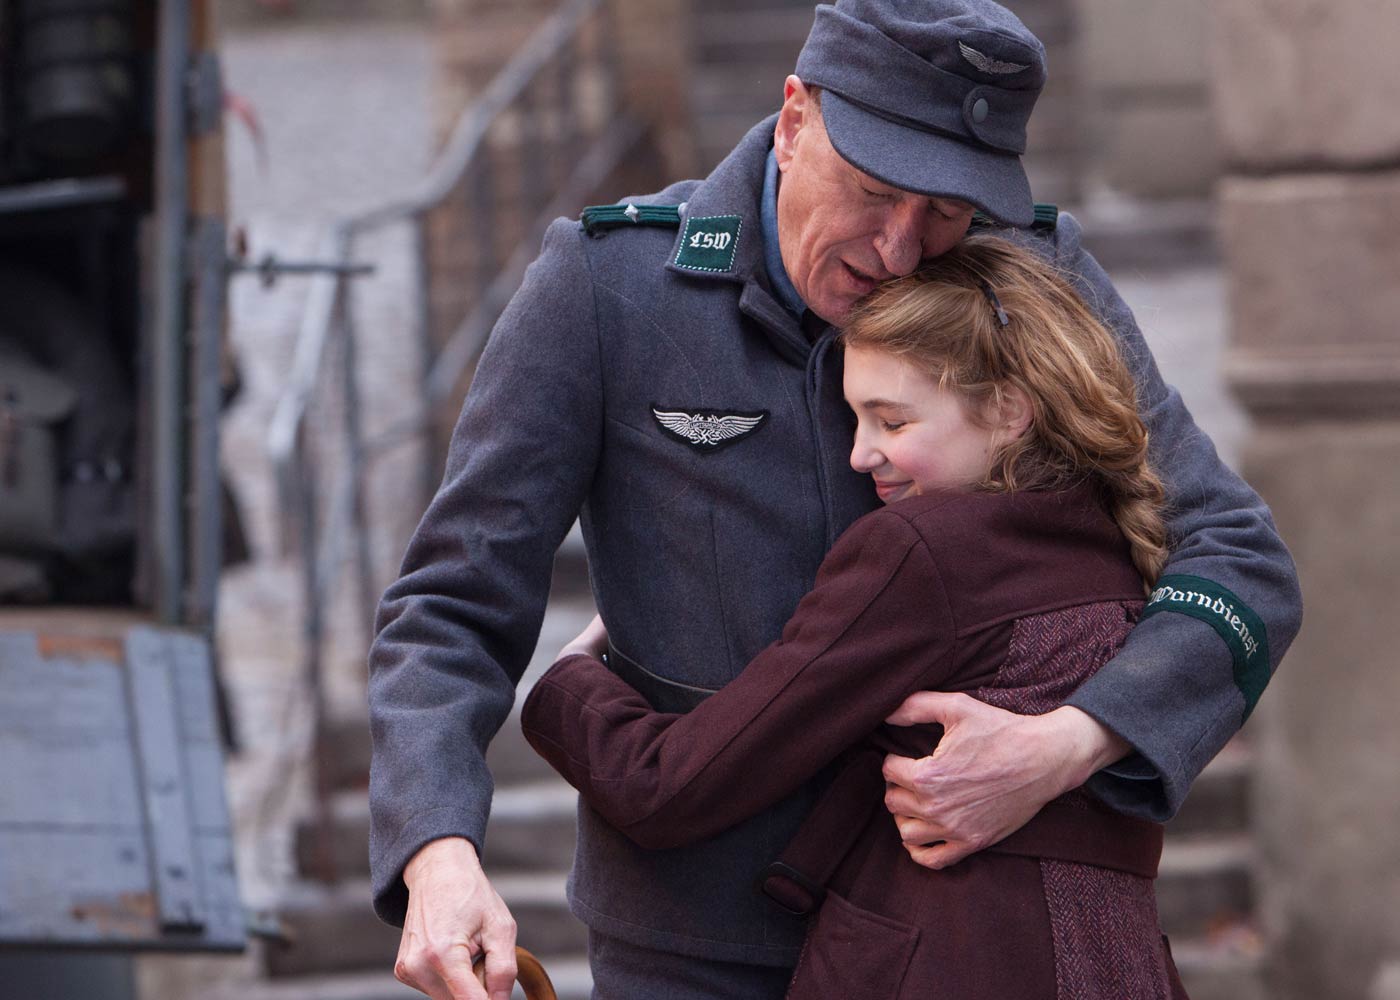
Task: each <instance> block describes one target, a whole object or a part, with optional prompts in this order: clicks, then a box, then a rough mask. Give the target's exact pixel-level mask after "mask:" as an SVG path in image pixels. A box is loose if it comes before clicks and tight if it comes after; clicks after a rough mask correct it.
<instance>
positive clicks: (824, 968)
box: [788, 892, 919, 1000]
mask: <svg viewBox="0 0 1400 1000" xmlns="http://www.w3.org/2000/svg"><path fill="white" fill-rule="evenodd" d="M918 941H919V930H918V928H916V927H911V926H909V925H908V924H901V923H899V922H898V921H897V920H891V919H890V918H889V917H883V916H881V915H880V914H878V913H872V912H870V911H869V910H863V909H861V908H860V907H859V906H855V905H854V904H852V903H850V902H848V901H847V900H845V899H843V898H841V897H840V896H838V895H836V894H835V893H834V892H828V893H827V894H826V898H825V899H824V900H823V901H822V905H821V909H820V910H818V911H817V918H816V921H815V922H814V923H813V924H812V926H811V928H810V929H809V930H808V932H807V940H806V941H805V942H804V943H803V945H802V957H801V959H800V960H799V961H798V963H797V971H796V972H795V973H794V974H793V978H792V986H791V988H789V990H788V998H789V1000H838V998H839V1000H893V998H895V997H897V996H898V995H899V990H900V986H901V985H902V984H903V982H904V977H905V974H906V973H907V972H908V971H909V963H910V961H911V960H912V959H913V957H914V947H915V945H917V944H918Z"/></svg>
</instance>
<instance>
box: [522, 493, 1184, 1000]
mask: <svg viewBox="0 0 1400 1000" xmlns="http://www.w3.org/2000/svg"><path fill="white" fill-rule="evenodd" d="M1143 594H1144V590H1143V582H1142V579H1141V577H1140V576H1139V575H1138V574H1137V572H1136V571H1135V570H1134V568H1133V566H1132V564H1131V562H1130V561H1129V558H1128V552H1127V545H1126V542H1125V541H1124V539H1123V536H1122V534H1121V533H1120V532H1119V530H1118V528H1117V526H1116V525H1115V524H1114V522H1113V521H1112V519H1111V518H1110V517H1109V516H1108V515H1107V513H1106V512H1105V511H1104V510H1103V508H1102V507H1101V506H1100V504H1099V503H1098V502H1097V500H1096V498H1095V495H1094V493H1093V492H1092V491H1091V490H1090V489H1089V488H1088V487H1079V488H1076V489H1074V490H1070V491H1066V492H1063V493H1029V492H1027V493H1016V494H987V493H973V494H965V493H960V494H951V493H944V494H936V495H930V496H923V497H917V498H913V499H910V500H905V501H901V502H899V503H896V504H893V505H891V506H889V507H885V508H883V509H881V510H878V511H875V512H874V513H871V514H869V515H867V516H865V517H863V518H861V519H860V520H859V521H857V522H856V523H855V524H854V525H852V526H851V528H850V529H849V530H848V531H847V532H846V533H845V534H844V535H843V536H842V537H841V539H840V540H839V541H838V542H837V544H836V545H835V547H834V548H833V549H832V550H831V552H830V554H829V555H828V556H827V558H826V560H825V562H824V563H823V564H822V568H821V571H820V573H819V575H818V577H817V581H816V584H815V586H814V587H813V589H812V591H811V592H810V593H809V594H808V595H807V596H806V597H805V598H803V600H802V602H801V604H800V605H799V606H798V608H797V610H796V611H795V612H794V614H793V617H792V618H791V620H790V621H789V622H788V624H787V626H786V627H785V628H784V630H783V635H782V638H781V639H780V640H779V641H778V642H775V643H774V644H773V645H771V646H769V647H768V648H767V649H766V650H764V651H763V652H762V653H760V654H759V656H758V657H757V658H756V659H755V660H754V661H753V662H752V663H750V664H749V666H747V667H746V668H745V669H744V670H743V671H741V672H740V674H739V676H738V677H737V678H736V679H735V680H734V681H732V682H731V683H730V684H728V685H727V686H726V687H724V688H723V689H721V690H720V691H718V692H717V693H715V694H714V695H712V696H711V697H710V698H708V699H707V700H706V701H705V702H703V703H702V704H701V705H699V706H698V707H697V708H696V709H694V710H693V711H691V712H689V713H687V714H683V715H676V714H667V713H661V712H656V711H653V710H652V708H651V706H650V705H649V704H648V703H647V702H646V700H645V699H644V698H643V697H642V696H641V695H639V694H638V693H637V692H636V691H634V690H633V689H632V688H631V687H630V686H628V685H627V684H626V683H624V682H623V681H622V680H620V679H619V678H618V677H616V676H614V675H613V674H612V673H611V672H609V671H608V669H607V668H606V667H605V666H604V665H603V664H602V663H600V662H599V661H597V660H594V659H592V658H590V657H586V656H571V657H567V658H565V659H563V660H560V661H559V662H558V663H556V664H555V665H554V666H553V667H551V668H550V670H549V672H548V673H546V674H545V676H544V678H543V679H542V680H540V681H539V683H537V684H536V685H535V687H534V689H533V691H532V692H531V694H530V695H529V697H528V698H527V699H526V701H525V704H524V708H523V713H522V721H523V724H524V727H525V733H526V736H527V738H528V739H529V741H530V743H531V745H533V746H534V747H535V749H536V750H537V751H538V752H539V753H540V754H541V755H543V756H544V757H545V758H546V759H547V760H548V761H549V762H550V763H551V764H552V765H553V766H554V768H555V769H556V770H557V771H559V773H560V774H562V775H563V776H564V777H565V778H566V779H567V780H568V781H569V782H570V783H571V784H573V785H574V786H575V787H576V788H578V789H579V791H580V792H581V793H582V794H583V796H584V798H585V799H586V800H587V802H588V803H589V805H590V806H592V807H593V808H594V809H596V810H597V811H598V812H599V813H601V814H602V815H603V816H604V817H605V818H606V819H607V820H608V821H609V822H611V823H612V824H614V825H615V826H616V827H618V828H619V829H620V830H622V831H623V832H624V833H626V834H627V835H628V836H629V837H631V838H633V839H634V840H635V841H636V842H637V843H639V844H641V845H642V846H643V847H649V848H653V849H668V848H673V847H679V846H682V845H685V844H689V843H693V842H696V841H699V840H702V839H704V838H706V837H709V836H712V835H713V834H715V833H717V832H719V831H720V830H722V829H724V828H726V827H727V826H730V825H732V824H733V823H736V822H738V821H740V820H742V819H744V818H746V817H748V816H751V815H753V814H755V813H757V812H759V811H760V810H762V809H763V808H764V807H765V806H767V805H769V804H770V803H772V802H774V801H776V800H778V799H779V798H781V797H782V796H783V795H785V794H787V793H788V792H790V791H791V790H792V789H794V788H796V787H798V786H799V785H801V784H802V783H803V782H805V781H807V780H809V779H810V778H812V777H814V776H816V775H818V774H819V773H821V772H823V771H824V770H826V769H828V768H830V769H831V771H832V772H833V773H836V772H840V777H839V778H838V779H837V780H836V781H835V782H834V783H833V785H832V787H831V788H830V790H829V791H828V792H827V794H826V795H825V797H824V798H823V799H822V801H821V802H819V804H818V806H817V807H816V810H815V811H814V813H813V815H812V817H811V818H810V819H809V820H808V821H807V823H806V825H805V826H804V827H803V829H802V830H801V831H800V832H799V834H798V835H797V838H796V839H795V840H794V842H793V845H792V846H790V848H789V850H788V852H787V853H786V854H785V855H784V859H783V860H785V861H792V862H795V863H797V864H799V871H800V872H801V874H802V875H803V876H804V877H805V878H809V879H815V881H817V882H818V883H820V884H823V885H825V886H826V887H827V888H828V890H829V891H827V892H826V893H825V898H824V901H821V905H820V908H819V909H818V910H817V913H816V917H815V919H814V920H813V921H812V923H811V924H810V926H809V928H808V934H807V940H806V942H805V943H804V946H803V952H802V957H801V959H800V961H799V964H798V968H797V971H796V974H795V976H794V979H793V984H792V987H791V989H790V991H789V996H790V997H794V998H798V1000H825V998H832V1000H837V998H839V1000H859V998H864V997H869V998H871V1000H895V998H898V1000H905V998H908V1000H914V998H920V1000H926V998H935V997H937V998H945V997H947V998H958V1000H984V998H985V1000H993V998H995V1000H1006V998H1013V997H1014V998H1042V997H1044V998H1051V997H1058V998H1069V997H1074V998H1076V1000H1095V998H1103V1000H1109V998H1112V1000H1121V998H1125V997H1134V998H1136V997H1146V998H1157V997H1161V998H1167V997H1173V996H1175V997H1182V996H1184V993H1182V992H1181V990H1180V985H1179V982H1178V981H1177V980H1176V976H1175V972H1174V969H1172V967H1171V962H1170V957H1169V955H1168V954H1167V952H1166V950H1165V946H1164V939H1163V938H1162V937H1161V931H1160V930H1159V928H1158V921H1157V911H1156V902H1155V897H1154V894H1153V889H1152V876H1153V875H1155V872H1156V861H1157V856H1158V854H1159V853H1160V848H1161V828H1160V827H1159V826H1157V825H1156V824H1151V823H1147V822H1145V821H1142V820H1136V819H1130V818H1127V817H1122V816H1119V815H1117V814H1115V813H1112V812H1110V811H1109V810H1107V809H1106V808H1104V807H1102V806H1100V805H1099V804H1097V802H1095V801H1094V800H1093V799H1091V798H1090V797H1089V796H1088V795H1087V794H1085V793H1082V792H1075V793H1070V794H1069V795H1067V796H1064V797H1062V798H1061V799H1059V800H1056V801H1055V802H1053V803H1050V804H1049V805H1048V806H1047V807H1046V809H1045V810H1044V811H1043V812H1042V813H1041V814H1040V815H1039V816H1037V817H1036V818H1035V819H1033V820H1032V821H1031V823H1030V824H1028V825H1027V827H1026V828H1025V829H1024V830H1022V831H1020V832H1018V833H1017V834H1013V835H1012V836H1011V837H1010V838H1008V839H1007V840H1006V841H1004V842H1003V844H1002V845H998V846H997V847H995V848H992V849H989V850H987V851H984V852H982V853H979V854H976V855H973V856H972V857H970V858H967V859H966V860H964V861H962V862H960V863H959V864H957V865H955V866H953V867H952V868H950V869H947V870H945V871H939V872H935V871H929V870H927V869H925V868H922V867H920V866H918V865H917V864H915V863H914V862H913V861H912V860H911V859H910V858H909V857H908V855H907V854H906V853H905V851H904V849H903V846H902V845H901V843H900V839H899V834H898V831H897V830H896V828H895V825H894V823H893V821H892V820H891V819H890V818H889V816H888V815H887V814H886V813H885V811H884V809H883V808H882V806H881V798H882V796H881V792H882V789H883V783H882V779H881V778H880V776H879V761H880V754H879V753H874V752H871V748H872V747H878V748H879V749H881V750H884V749H892V748H897V749H899V750H901V752H905V753H910V752H913V753H925V752H927V751H928V750H929V748H930V747H931V746H932V745H933V744H934V743H935V742H936V740H937V736H938V733H937V730H936V727H919V728H918V729H895V728H894V727H884V728H883V729H881V728H880V727H881V724H882V721H883V720H884V719H885V717H886V716H888V715H889V714H890V713H891V712H892V711H893V710H894V709H895V708H896V707H897V706H898V705H899V704H900V703H901V702H902V701H903V700H904V698H905V697H906V696H907V695H909V694H910V693H911V692H914V691H918V690H928V689H939V690H945V691H964V692H967V693H969V694H971V695H973V696H975V697H977V698H979V699H981V700H984V701H987V702H990V703H992V704H995V705H998V706H999V707H1003V708H1007V709H1011V710H1014V711H1019V712H1023V713H1027V712H1031V713H1033V712H1043V711H1048V710H1049V709H1051V708H1053V707H1055V706H1057V705H1059V704H1060V703H1061V702H1062V701H1063V700H1064V698H1065V697H1066V696H1067V695H1068V694H1069V693H1070V692H1071V691H1073V690H1074V688H1075V687H1077V686H1078V685H1079V684H1080V683H1081V682H1082V681H1083V680H1084V679H1085V678H1086V677H1088V676H1089V675H1090V674H1092V673H1093V672H1094V671H1095V670H1097V669H1098V668H1099V666H1101V665H1102V664H1103V663H1104V662H1106V661H1107V660H1108V659H1109V658H1110V657H1111V656H1112V655H1113V653H1114V652H1115V651H1116V650H1117V649H1118V648H1119V646H1121V645H1122V643H1123V641H1124V639H1126V637H1127V634H1128V632H1129V630H1130V629H1131V627H1132V623H1133V621H1134V620H1135V618H1136V615H1137V612H1138V610H1139V609H1140V607H1141V602H1142V600H1143ZM872 733H875V734H876V736H875V737H873V738H872ZM834 762H835V763H836V764H837V766H835V767H832V765H833V763H834ZM814 858H815V859H818V860H817V861H816V862H815V863H810V862H812V861H813V859H814ZM813 869H820V871H813ZM754 874H755V879H756V881H760V879H759V876H760V873H758V872H755V873H754ZM762 882H763V885H764V891H767V892H769V894H770V895H773V896H774V897H775V899H778V900H779V901H780V902H784V903H786V904H787V905H789V906H793V905H794V903H796V904H798V905H796V906H795V908H796V909H804V908H805V904H810V903H814V902H815V901H816V900H817V899H818V898H819V895H820V894H819V893H817V894H806V893H804V892H803V891H802V890H801V888H800V885H799V883H796V882H790V881H788V880H785V879H783V878H781V877H775V878H767V879H764V880H762ZM784 890H786V891H784Z"/></svg>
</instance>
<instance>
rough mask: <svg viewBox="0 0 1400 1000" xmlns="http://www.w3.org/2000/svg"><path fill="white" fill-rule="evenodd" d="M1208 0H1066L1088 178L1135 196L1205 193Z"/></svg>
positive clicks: (1209, 179)
mask: <svg viewBox="0 0 1400 1000" xmlns="http://www.w3.org/2000/svg"><path fill="white" fill-rule="evenodd" d="M1211 3H1212V0H1175V2H1172V3H1140V2H1137V3H1134V2H1125V0H1074V5H1075V8H1076V18H1075V23H1076V27H1077V32H1078V34H1077V38H1076V42H1075V58H1076V60H1077V64H1078V65H1077V70H1078V73H1079V77H1080V93H1081V99H1082V102H1083V105H1082V113H1083V125H1082V129H1083V132H1082V139H1083V141H1084V143H1085V149H1086V159H1087V162H1086V164H1085V166H1086V170H1087V174H1088V179H1089V181H1090V182H1091V184H1094V185H1099V186H1102V187H1106V188H1109V189H1111V190H1113V191H1115V192H1118V193H1121V194H1124V195H1127V196H1130V197H1139V198H1170V197H1200V196H1204V195H1208V194H1209V193H1210V191H1211V186H1212V185H1213V184H1214V182H1215V180H1216V179H1217V177H1218V176H1219V172H1220V156H1219V151H1218V145H1219V144H1218V140H1217V138H1216V124H1215V115H1214V110H1213V108H1212V104H1211V89H1210V84H1211V69H1210V53H1211V48H1212V42H1211V25H1210V10H1211ZM1011 6H1012V7H1013V8H1014V7H1015V0H1011ZM1052 71H1053V68H1052Z"/></svg>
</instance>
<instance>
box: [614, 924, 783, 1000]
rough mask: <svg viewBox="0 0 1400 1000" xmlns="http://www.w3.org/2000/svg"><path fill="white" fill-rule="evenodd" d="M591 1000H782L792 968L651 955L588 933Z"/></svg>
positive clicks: (666, 952) (662, 953) (681, 956)
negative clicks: (591, 973) (591, 984)
mask: <svg viewBox="0 0 1400 1000" xmlns="http://www.w3.org/2000/svg"><path fill="white" fill-rule="evenodd" d="M588 964H589V965H590V966H591V967H592V969H593V1000H782V998H783V995H784V994H785V993H787V988H788V982H789V980H791V979H792V970H791V969H779V968H773V967H771V966H763V965H741V964H739V963H736V962H717V961H715V960H714V959H709V958H690V957H689V956H686V955H676V954H673V953H671V952H668V951H652V950H651V949H650V948H642V947H639V946H638V945H635V944H628V943H627V942H626V941H619V940H618V939H617V938H615V937H608V936H606V935H603V934H599V933H597V932H596V931H589V932H588Z"/></svg>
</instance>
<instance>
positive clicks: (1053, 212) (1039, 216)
mask: <svg viewBox="0 0 1400 1000" xmlns="http://www.w3.org/2000/svg"><path fill="white" fill-rule="evenodd" d="M1059 222H1060V207H1059V206H1058V205H1047V204H1045V203H1043V202H1036V205H1035V218H1034V219H1033V220H1032V221H1031V228H1032V229H1036V230H1039V231H1041V232H1046V233H1053V232H1054V231H1055V227H1056V226H1057V225H1059ZM995 225H997V222H996V221H995V220H994V219H990V218H988V217H987V216H985V215H983V214H982V213H981V212H973V213H972V226H973V228H980V227H985V226H995Z"/></svg>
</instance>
